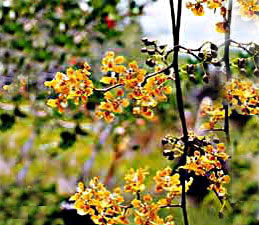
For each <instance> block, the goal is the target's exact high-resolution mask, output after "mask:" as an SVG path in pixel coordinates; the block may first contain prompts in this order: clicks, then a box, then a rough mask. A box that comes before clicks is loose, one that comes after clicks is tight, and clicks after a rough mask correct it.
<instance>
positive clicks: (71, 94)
mask: <svg viewBox="0 0 259 225" xmlns="http://www.w3.org/2000/svg"><path fill="white" fill-rule="evenodd" d="M90 70H91V67H90V66H89V65H88V64H87V63H85V64H84V66H83V68H82V69H78V70H74V69H73V68H68V69H67V71H66V73H61V72H57V73H56V75H55V78H54V79H53V80H51V81H46V82H45V83H44V85H45V86H46V87H50V88H53V89H54V91H55V93H56V94H58V96H57V98H54V99H49V100H48V101H47V105H49V106H50V107H53V108H58V110H59V111H60V112H63V111H64V109H65V108H66V107H67V106H68V100H72V101H73V102H74V103H75V104H79V103H80V102H82V103H86V102H87V100H88V97H89V96H90V95H92V93H93V88H94V86H93V82H92V81H91V80H90V77H89V76H90V74H91V72H90Z"/></svg>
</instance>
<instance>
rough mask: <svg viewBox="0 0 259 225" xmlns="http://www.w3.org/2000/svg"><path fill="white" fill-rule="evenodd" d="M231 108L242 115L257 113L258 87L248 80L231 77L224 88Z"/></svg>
mask: <svg viewBox="0 0 259 225" xmlns="http://www.w3.org/2000/svg"><path fill="white" fill-rule="evenodd" d="M224 97H225V98H226V99H227V101H228V102H229V104H230V105H231V107H232V108H235V109H236V110H238V111H240V113H241V114H244V115H259V89H258V88H257V87H256V86H255V85H254V84H253V83H252V82H251V81H248V80H242V81H240V80H238V79H232V80H231V81H230V82H228V83H227V84H226V86H225V89H224Z"/></svg>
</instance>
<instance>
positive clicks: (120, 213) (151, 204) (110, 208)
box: [70, 167, 191, 225]
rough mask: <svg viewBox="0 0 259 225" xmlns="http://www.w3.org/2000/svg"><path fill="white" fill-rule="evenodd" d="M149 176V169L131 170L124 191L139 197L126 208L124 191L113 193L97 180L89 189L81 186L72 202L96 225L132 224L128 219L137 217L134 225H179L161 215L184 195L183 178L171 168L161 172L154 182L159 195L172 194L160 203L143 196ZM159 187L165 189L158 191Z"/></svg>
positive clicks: (127, 175) (171, 218)
mask: <svg viewBox="0 0 259 225" xmlns="http://www.w3.org/2000/svg"><path fill="white" fill-rule="evenodd" d="M147 175H148V171H147V169H143V168H140V169H137V170H134V169H130V171H129V172H128V173H127V174H126V175H125V181H126V184H125V186H124V190H125V192H129V193H131V194H133V195H135V198H134V199H133V200H131V201H130V205H128V206H126V205H123V203H124V198H123V197H122V193H121V190H120V188H115V189H114V191H113V192H110V191H108V190H107V189H106V188H105V187H104V185H103V184H102V183H101V182H100V181H99V178H97V177H95V178H93V179H92V180H91V181H90V183H89V187H85V186H84V184H83V183H82V182H80V183H79V184H78V188H77V192H76V193H75V194H74V195H72V196H71V197H70V200H71V201H74V204H73V206H74V208H75V209H76V210H77V212H78V214H80V215H86V214H88V215H90V216H91V219H92V220H93V222H94V223H95V224H101V225H104V224H108V225H112V224H128V223H129V221H128V219H127V217H128V216H130V215H134V222H135V224H139V225H147V224H153V225H175V223H174V221H173V217H172V216H167V217H166V218H162V217H160V216H159V211H160V210H161V209H163V208H170V207H172V204H171V202H172V199H173V197H175V196H178V195H180V194H181V192H182V189H181V186H180V181H179V174H178V173H176V174H173V173H172V170H171V169H170V168H169V167H167V168H165V169H163V170H162V171H158V172H157V175H156V176H155V177H154V178H153V179H154V180H155V182H156V190H157V192H161V191H162V190H165V191H166V192H168V195H167V197H166V198H161V199H159V200H157V201H154V200H153V198H152V196H151V195H150V194H144V195H141V194H142V192H143V191H144V190H145V188H146V187H145V183H144V182H145V178H146V176H147ZM160 176H161V177H160ZM190 184H191V181H189V182H188V183H187V185H186V191H187V190H188V188H189V186H190ZM158 186H160V187H161V188H162V189H158V188H157V187H158ZM178 207H180V206H178ZM130 209H131V210H130ZM128 210H130V211H128Z"/></svg>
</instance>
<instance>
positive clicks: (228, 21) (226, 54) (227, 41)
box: [224, 0, 232, 80]
mask: <svg viewBox="0 0 259 225" xmlns="http://www.w3.org/2000/svg"><path fill="white" fill-rule="evenodd" d="M227 12H228V13H227V18H226V27H227V31H226V33H225V49H224V61H225V66H226V77H227V80H229V79H230V78H231V70H230V62H229V46H230V32H231V17H232V0H229V1H228V10H227Z"/></svg>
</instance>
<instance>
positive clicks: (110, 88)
mask: <svg viewBox="0 0 259 225" xmlns="http://www.w3.org/2000/svg"><path fill="white" fill-rule="evenodd" d="M171 67H172V65H170V66H167V67H165V68H164V69H162V70H159V71H156V72H153V73H150V74H148V75H146V76H145V78H144V80H143V81H142V82H141V83H140V85H141V86H143V85H144V84H145V83H146V82H147V80H148V79H149V78H151V77H154V76H156V75H158V74H160V73H163V72H165V71H166V70H168V69H170V68H171ZM121 86H123V84H115V85H112V86H110V87H107V88H95V89H94V90H95V91H99V92H107V91H111V90H112V89H115V88H117V87H121Z"/></svg>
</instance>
